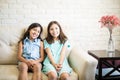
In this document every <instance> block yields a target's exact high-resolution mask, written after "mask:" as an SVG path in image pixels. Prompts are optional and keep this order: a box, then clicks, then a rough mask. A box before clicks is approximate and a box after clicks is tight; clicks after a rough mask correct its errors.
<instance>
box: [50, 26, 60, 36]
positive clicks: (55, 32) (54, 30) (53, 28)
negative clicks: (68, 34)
mask: <svg viewBox="0 0 120 80" xmlns="http://www.w3.org/2000/svg"><path fill="white" fill-rule="evenodd" d="M49 32H50V34H51V36H53V38H58V36H59V34H60V28H59V26H58V25H57V24H52V25H51V27H50V29H49Z"/></svg>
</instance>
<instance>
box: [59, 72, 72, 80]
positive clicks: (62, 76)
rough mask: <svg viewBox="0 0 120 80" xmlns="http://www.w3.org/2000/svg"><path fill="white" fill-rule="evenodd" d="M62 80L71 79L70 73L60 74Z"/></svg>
mask: <svg viewBox="0 0 120 80" xmlns="http://www.w3.org/2000/svg"><path fill="white" fill-rule="evenodd" d="M60 80H70V75H69V74H68V73H66V72H64V73H62V74H61V75H60Z"/></svg>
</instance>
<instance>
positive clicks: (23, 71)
mask: <svg viewBox="0 0 120 80" xmlns="http://www.w3.org/2000/svg"><path fill="white" fill-rule="evenodd" d="M18 69H19V76H18V80H28V66H27V64H26V63H24V62H21V63H20V64H19V66H18Z"/></svg>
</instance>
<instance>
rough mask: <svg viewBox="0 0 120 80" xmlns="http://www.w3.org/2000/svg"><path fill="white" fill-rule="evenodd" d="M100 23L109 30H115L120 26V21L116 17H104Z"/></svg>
mask: <svg viewBox="0 0 120 80" xmlns="http://www.w3.org/2000/svg"><path fill="white" fill-rule="evenodd" d="M99 22H101V27H107V28H109V29H113V28H114V27H116V26H119V25H120V19H119V18H117V17H116V16H115V15H111V16H109V15H106V16H102V17H101V19H100V21H99Z"/></svg>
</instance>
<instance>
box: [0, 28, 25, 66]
mask: <svg viewBox="0 0 120 80" xmlns="http://www.w3.org/2000/svg"><path fill="white" fill-rule="evenodd" d="M23 31H24V28H15V27H0V53H1V54H0V64H17V45H18V41H19V40H20V38H21V35H22V34H23Z"/></svg>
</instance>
